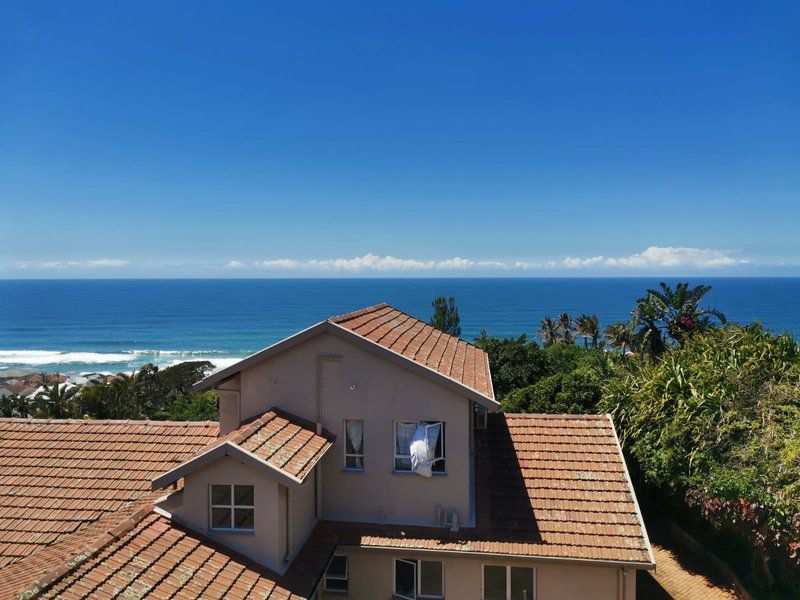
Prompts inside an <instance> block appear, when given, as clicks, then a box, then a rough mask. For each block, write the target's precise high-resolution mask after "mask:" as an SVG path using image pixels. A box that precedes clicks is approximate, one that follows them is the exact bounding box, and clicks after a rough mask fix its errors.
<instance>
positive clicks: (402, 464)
mask: <svg viewBox="0 0 800 600" xmlns="http://www.w3.org/2000/svg"><path fill="white" fill-rule="evenodd" d="M394 470H395V471H410V470H411V459H410V458H395V459H394Z"/></svg>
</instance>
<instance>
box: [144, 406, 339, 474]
mask: <svg viewBox="0 0 800 600" xmlns="http://www.w3.org/2000/svg"><path fill="white" fill-rule="evenodd" d="M335 440H336V436H334V435H333V434H332V433H330V432H328V431H324V430H323V432H322V435H317V433H316V425H315V424H314V423H312V422H310V421H306V420H305V419H301V418H300V417H297V416H295V415H293V414H291V413H288V412H286V411H282V410H279V409H277V408H273V409H271V410H269V411H268V412H266V413H264V414H263V415H261V416H259V417H256V418H255V419H252V420H250V421H248V422H247V423H245V424H244V425H242V426H241V427H239V429H237V430H235V431H232V432H230V433H228V434H227V435H225V436H223V437H221V438H219V439H218V440H217V441H216V442H214V443H213V444H211V445H209V446H208V447H206V448H203V450H202V451H201V452H198V453H197V454H196V455H195V456H193V457H191V458H190V459H188V460H187V461H185V462H184V463H182V464H180V465H178V466H177V467H175V468H174V469H172V470H170V471H169V472H167V473H164V474H162V475H160V476H159V477H156V478H155V479H154V481H153V488H154V489H158V488H161V487H165V486H167V485H169V484H171V483H174V482H175V481H177V480H178V479H180V478H182V477H184V476H186V475H188V474H189V473H191V472H192V471H194V470H196V469H199V468H201V467H203V466H204V465H206V464H208V461H209V460H216V458H221V457H223V456H236V457H237V458H239V459H240V460H244V461H250V462H252V463H253V465H254V466H256V467H259V466H263V467H267V468H268V469H269V470H270V471H273V472H277V473H279V474H280V475H282V476H283V477H285V478H288V479H289V480H290V481H289V482H288V483H302V482H303V480H304V479H305V478H306V476H307V475H308V474H309V473H310V472H311V470H312V469H313V468H314V465H316V464H317V462H319V460H320V459H321V458H322V457H323V456H324V455H325V453H326V452H327V451H328V450H329V449H330V448H331V446H332V445H333V442H334V441H335Z"/></svg>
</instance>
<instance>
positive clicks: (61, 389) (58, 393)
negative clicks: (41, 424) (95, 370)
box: [33, 373, 78, 419]
mask: <svg viewBox="0 0 800 600" xmlns="http://www.w3.org/2000/svg"><path fill="white" fill-rule="evenodd" d="M58 380H59V377H58V374H56V377H55V378H54V380H53V382H52V383H48V380H47V375H46V374H45V373H42V383H41V386H42V391H40V392H39V393H37V394H36V396H34V398H33V406H34V411H35V413H36V416H37V417H42V418H48V419H64V418H67V417H70V416H71V415H72V399H73V398H74V397H75V394H76V393H77V391H78V388H76V387H70V386H68V385H67V384H66V383H59V382H58Z"/></svg>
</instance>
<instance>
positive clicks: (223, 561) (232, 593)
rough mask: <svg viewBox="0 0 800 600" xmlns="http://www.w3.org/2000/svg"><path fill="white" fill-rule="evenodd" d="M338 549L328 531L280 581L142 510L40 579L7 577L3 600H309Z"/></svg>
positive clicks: (64, 552) (56, 562) (66, 552)
mask: <svg viewBox="0 0 800 600" xmlns="http://www.w3.org/2000/svg"><path fill="white" fill-rule="evenodd" d="M335 547H336V541H335V539H334V537H333V536H332V535H331V533H330V532H329V531H328V530H327V528H326V527H325V526H324V525H322V524H320V525H318V526H317V527H316V528H315V530H314V531H313V532H312V533H311V535H310V537H309V538H308V540H307V543H306V544H305V545H304V547H303V549H302V550H301V551H300V553H299V554H298V555H297V557H295V559H294V561H293V562H292V565H291V566H290V567H289V569H288V570H287V571H286V573H284V574H283V575H279V574H278V573H275V572H274V571H271V570H270V569H267V568H266V567H264V566H262V565H259V564H257V563H255V562H253V561H251V560H250V559H248V558H245V557H243V556H241V555H239V554H237V553H236V552H234V551H232V550H231V549H229V548H225V547H224V546H221V545H219V544H218V543H216V542H214V541H212V540H211V539H209V538H206V537H205V536H203V535H200V534H198V533H196V532H194V531H192V530H191V529H188V528H186V527H183V526H181V525H179V524H177V523H175V522H174V521H172V520H170V519H169V518H168V517H166V516H163V515H161V514H159V513H157V512H155V511H154V510H153V506H152V504H149V505H139V509H138V510H137V511H135V512H133V513H132V514H129V515H124V516H122V517H121V518H118V519H117V520H116V522H115V525H114V526H113V527H112V528H110V529H106V530H104V531H102V532H98V535H97V536H96V537H95V538H93V539H86V540H84V543H83V545H82V546H81V545H79V544H73V545H71V546H70V547H69V548H61V549H59V552H50V554H51V563H50V565H49V566H48V567H47V568H46V569H41V570H39V571H38V572H39V573H40V575H39V576H38V577H36V578H35V579H34V578H31V577H30V576H28V577H27V578H19V577H17V578H16V579H9V578H6V577H5V575H6V572H5V571H0V575H2V576H3V579H2V582H0V598H11V597H30V596H32V595H37V594H38V595H40V596H41V597H45V598H66V599H72V598H107V597H111V596H114V597H116V596H121V597H123V598H128V597H135V598H143V597H152V598H173V597H179V598H267V599H281V600H283V599H298V600H299V599H306V598H309V597H310V596H311V594H312V593H313V591H314V589H315V588H316V586H317V583H318V582H319V580H320V578H321V576H322V573H323V572H324V570H325V568H326V566H327V564H328V561H329V560H330V558H331V556H332V555H333V551H334V549H335ZM26 562H27V561H22V562H20V563H19V565H20V566H21V565H24V564H25V563H26ZM17 566H18V565H13V566H12V568H14V567H17ZM31 566H33V565H31ZM31 570H33V569H30V570H29V572H30V571H31Z"/></svg>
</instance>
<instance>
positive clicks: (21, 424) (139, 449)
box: [0, 419, 219, 568]
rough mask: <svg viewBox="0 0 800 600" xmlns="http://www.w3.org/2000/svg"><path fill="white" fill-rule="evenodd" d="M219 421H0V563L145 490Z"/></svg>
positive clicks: (120, 506)
mask: <svg viewBox="0 0 800 600" xmlns="http://www.w3.org/2000/svg"><path fill="white" fill-rule="evenodd" d="M218 431H219V427H218V425H217V423H211V422H208V423H172V422H165V421H82V420H37V419H0V568H2V567H3V566H5V565H8V564H11V563H13V562H15V561H17V560H19V559H20V558H22V557H24V556H28V555H29V554H32V553H34V552H36V551H37V550H40V549H41V548H43V547H46V546H49V545H51V544H53V543H55V542H57V541H58V540H60V539H62V538H63V537H64V536H68V535H70V534H72V533H74V532H76V531H78V530H79V529H81V527H83V526H84V525H86V524H87V523H92V522H93V521H96V520H98V519H100V518H102V517H103V516H104V515H106V514H108V513H112V512H115V511H118V510H120V509H123V508H124V507H125V506H126V505H127V504H128V503H130V502H132V501H134V500H136V499H138V498H141V497H142V496H143V495H144V494H145V493H146V492H149V489H150V480H151V479H152V478H153V477H154V476H155V475H157V474H159V473H162V472H164V471H166V470H169V469H171V468H173V467H174V466H175V465H176V464H179V463H180V462H181V461H183V460H184V459H185V458H186V457H187V456H191V455H192V454H194V453H195V452H196V451H197V450H199V449H200V448H202V447H203V446H205V445H206V444H208V443H209V442H210V441H212V440H214V439H215V438H216V435H217V433H218Z"/></svg>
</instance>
